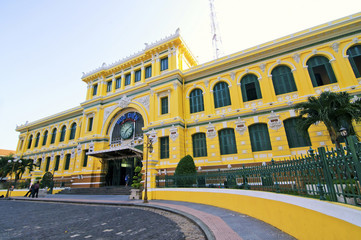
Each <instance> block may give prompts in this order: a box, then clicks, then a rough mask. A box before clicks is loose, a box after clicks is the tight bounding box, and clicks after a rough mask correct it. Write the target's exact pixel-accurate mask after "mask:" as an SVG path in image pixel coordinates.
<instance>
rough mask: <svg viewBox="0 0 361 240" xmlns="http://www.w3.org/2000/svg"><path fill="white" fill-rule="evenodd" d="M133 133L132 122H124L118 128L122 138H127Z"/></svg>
mask: <svg viewBox="0 0 361 240" xmlns="http://www.w3.org/2000/svg"><path fill="white" fill-rule="evenodd" d="M132 134H133V123H132V122H126V123H124V124H123V125H122V127H121V128H120V136H121V137H122V138H123V139H128V138H130V137H131V136H132Z"/></svg>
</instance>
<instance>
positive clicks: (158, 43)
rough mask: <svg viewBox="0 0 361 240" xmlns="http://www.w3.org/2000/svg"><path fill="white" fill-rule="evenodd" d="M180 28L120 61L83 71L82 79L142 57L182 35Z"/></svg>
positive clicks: (146, 44)
mask: <svg viewBox="0 0 361 240" xmlns="http://www.w3.org/2000/svg"><path fill="white" fill-rule="evenodd" d="M179 33H180V29H179V28H178V29H177V30H176V31H175V33H173V34H171V35H169V36H166V37H165V38H162V39H160V40H158V41H155V42H152V43H150V44H148V43H144V45H145V48H144V49H143V50H141V51H139V52H136V53H133V54H131V55H129V56H126V57H124V58H123V59H119V60H118V61H115V62H113V63H111V64H109V65H107V64H106V63H103V64H102V66H100V67H98V68H96V69H94V70H92V71H90V72H83V76H82V77H81V78H82V79H84V78H86V77H89V76H91V75H93V74H94V73H97V72H100V71H103V70H109V69H111V68H113V67H115V66H118V65H120V64H122V63H126V62H127V61H129V60H131V59H133V58H137V57H140V56H141V55H143V54H144V53H146V52H147V51H148V50H149V49H151V48H153V47H155V46H158V45H161V44H163V43H166V42H168V41H170V40H171V39H174V38H177V37H179V36H180V34H179Z"/></svg>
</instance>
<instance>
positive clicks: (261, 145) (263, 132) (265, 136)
mask: <svg viewBox="0 0 361 240" xmlns="http://www.w3.org/2000/svg"><path fill="white" fill-rule="evenodd" d="M249 136H250V140H251V146H252V151H253V152H258V151H266V150H272V146H271V141H270V137H269V132H268V127H267V124H264V123H257V124H253V125H251V126H249Z"/></svg>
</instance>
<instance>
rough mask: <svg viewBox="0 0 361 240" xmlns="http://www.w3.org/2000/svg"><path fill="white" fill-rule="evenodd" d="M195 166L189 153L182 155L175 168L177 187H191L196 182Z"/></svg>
mask: <svg viewBox="0 0 361 240" xmlns="http://www.w3.org/2000/svg"><path fill="white" fill-rule="evenodd" d="M196 173H197V168H196V165H195V164H194V161H193V158H192V157H191V156H190V155H187V156H185V157H183V158H182V159H181V160H180V161H179V163H178V165H177V168H176V169H175V177H176V178H175V180H176V185H177V187H191V186H192V185H193V184H194V183H196V180H197V178H196Z"/></svg>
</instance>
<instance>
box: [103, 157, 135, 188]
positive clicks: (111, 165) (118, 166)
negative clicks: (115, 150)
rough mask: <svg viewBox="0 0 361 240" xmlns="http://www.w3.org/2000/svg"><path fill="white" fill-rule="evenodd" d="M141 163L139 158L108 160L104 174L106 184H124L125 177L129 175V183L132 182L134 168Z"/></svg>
mask: <svg viewBox="0 0 361 240" xmlns="http://www.w3.org/2000/svg"><path fill="white" fill-rule="evenodd" d="M140 165H141V160H140V158H137V157H132V158H123V159H110V160H108V169H107V173H106V175H105V185H106V186H124V185H125V184H126V182H125V177H126V176H127V175H128V176H129V185H131V184H132V179H133V175H134V169H135V167H137V166H140Z"/></svg>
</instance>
